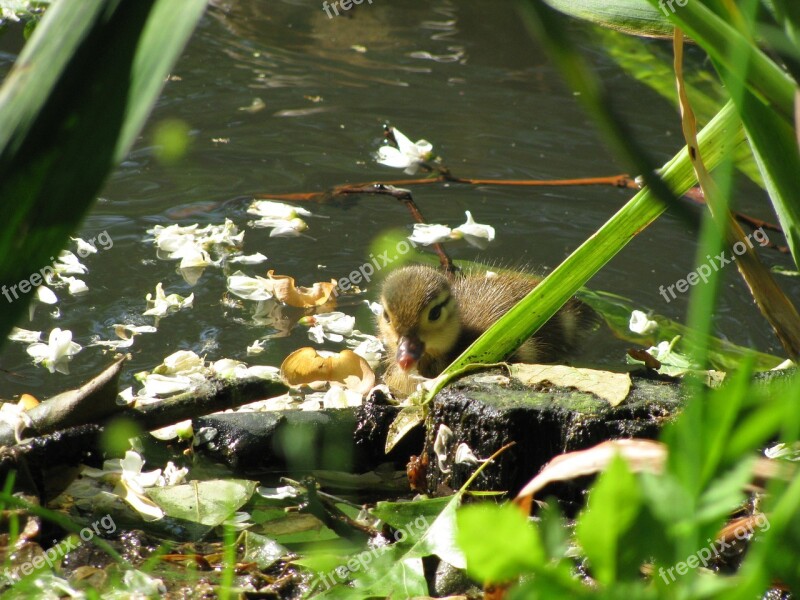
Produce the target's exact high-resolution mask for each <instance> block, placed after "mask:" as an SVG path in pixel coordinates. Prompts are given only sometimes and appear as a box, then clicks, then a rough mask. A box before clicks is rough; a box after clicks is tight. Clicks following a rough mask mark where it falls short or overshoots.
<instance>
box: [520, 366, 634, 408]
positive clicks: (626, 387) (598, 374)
mask: <svg viewBox="0 0 800 600" xmlns="http://www.w3.org/2000/svg"><path fill="white" fill-rule="evenodd" d="M509 372H510V373H511V376H512V377H514V378H515V379H517V380H519V381H520V382H521V383H523V384H525V385H535V384H538V383H543V382H545V381H548V382H550V383H552V384H553V385H557V386H559V387H572V388H575V389H578V390H580V391H582V392H589V393H591V394H594V395H595V396H598V397H600V398H602V399H603V400H606V401H607V402H608V403H609V404H610V405H611V406H617V405H618V404H619V403H620V402H622V401H623V400H625V398H627V397H628V393H629V392H630V390H631V377H630V375H629V374H628V373H612V372H611V371H597V370H595V369H578V368H575V367H566V366H564V365H528V364H512V365H509Z"/></svg>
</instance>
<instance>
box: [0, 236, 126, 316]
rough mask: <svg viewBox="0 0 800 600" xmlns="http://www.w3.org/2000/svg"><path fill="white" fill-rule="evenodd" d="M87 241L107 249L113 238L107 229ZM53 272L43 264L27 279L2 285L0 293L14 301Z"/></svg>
mask: <svg viewBox="0 0 800 600" xmlns="http://www.w3.org/2000/svg"><path fill="white" fill-rule="evenodd" d="M95 240H97V243H95ZM87 243H88V244H89V245H90V246H92V247H93V248H97V247H98V246H100V248H101V249H103V250H109V249H110V248H111V247H112V246H114V240H112V239H111V236H110V235H108V231H103V232H102V233H100V234H99V235H97V236H95V237H93V238H90V239H89V240H87ZM77 253H78V255H79V256H80V257H81V258H86V256H88V254H89V252H87V251H86V250H84V249H81V248H78V250H77ZM50 260H52V261H55V260H56V258H55V257H54V256H51V257H50ZM55 272H56V270H55V269H54V268H53V266H52V265H45V266H44V267H42V268H41V269H39V270H38V271H37V272H35V273H31V274H30V276H29V277H28V278H27V279H23V280H22V281H20V282H19V283H15V284H14V285H10V286H5V285H4V286H3V287H2V288H0V293H2V294H3V296H5V299H6V300H8V302H9V303H11V302H14V300H19V298H20V295H25V294H27V293H28V292H30V291H31V290H35V289H36V288H37V287H39V286H40V285H42V284H43V283H46V282H47V280H48V279H50V278H52V277H53V275H55ZM17 290H19V293H17Z"/></svg>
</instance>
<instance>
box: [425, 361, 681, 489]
mask: <svg viewBox="0 0 800 600" xmlns="http://www.w3.org/2000/svg"><path fill="white" fill-rule="evenodd" d="M497 373H500V372H499V371H498V372H497ZM486 375H487V373H482V374H479V375H471V376H468V377H465V378H463V379H461V380H460V381H458V382H456V383H454V384H452V385H450V386H448V387H447V388H445V389H444V390H442V391H441V392H440V393H439V394H438V395H437V396H436V397H435V398H434V399H433V401H432V402H431V404H430V412H429V415H428V418H427V421H426V424H425V425H426V427H425V429H426V433H425V450H424V457H425V460H426V461H427V473H426V484H427V490H428V492H429V493H432V494H436V493H441V492H443V491H446V490H447V489H448V488H453V489H455V488H458V487H460V486H461V485H463V483H464V482H465V481H466V480H467V478H469V476H470V474H471V473H472V472H473V471H474V469H475V466H474V465H471V464H467V463H464V464H454V462H455V460H454V459H455V453H456V449H457V448H458V446H459V445H460V444H462V443H465V444H467V446H469V448H470V449H471V450H472V452H473V453H474V455H475V456H476V457H477V458H479V459H482V458H486V457H488V456H490V455H491V454H492V453H493V452H495V451H496V450H497V449H499V448H500V447H501V446H503V445H505V444H507V443H509V442H512V441H513V442H515V445H514V446H512V447H511V448H510V449H509V450H507V451H506V452H505V453H504V454H503V455H501V456H500V457H499V458H498V459H497V460H496V462H495V464H494V465H491V466H490V467H489V468H488V469H486V470H485V471H484V472H483V474H482V475H481V476H480V477H479V478H478V480H477V481H476V482H475V483H474V484H473V486H472V489H473V490H495V491H500V490H502V491H507V492H510V493H512V494H515V493H516V492H518V491H519V490H520V489H521V488H522V486H524V485H525V483H527V482H528V481H529V480H530V479H531V478H532V477H533V476H534V475H536V473H538V472H539V470H540V469H541V468H542V466H543V465H544V464H545V463H546V462H548V461H549V460H551V459H552V458H553V457H555V456H557V455H558V454H561V453H563V452H569V451H572V450H580V449H583V448H588V447H590V446H593V445H595V444H598V443H600V442H603V441H605V440H610V439H618V438H632V437H639V438H650V439H654V438H656V437H657V436H658V434H659V432H660V430H661V428H662V427H663V425H664V424H665V423H666V422H667V421H669V420H670V419H671V418H672V417H674V416H675V415H676V414H677V413H678V411H679V410H680V408H681V406H682V405H683V403H684V401H685V396H684V394H683V391H682V386H680V385H677V384H675V383H673V382H665V381H658V380H653V379H645V378H637V377H635V376H634V377H633V385H632V387H631V391H630V394H629V395H628V397H627V398H626V399H625V401H624V402H622V403H621V404H620V405H618V406H616V407H612V406H611V405H610V404H609V403H608V402H606V401H605V400H601V399H600V398H598V397H597V396H595V395H593V394H590V393H588V392H579V391H576V390H570V389H565V388H557V387H549V386H547V387H546V386H538V387H536V388H531V387H528V386H525V385H522V384H520V383H517V382H514V381H513V380H511V379H509V378H506V377H487V376H486ZM498 379H499V380H500V381H503V382H504V383H502V384H500V385H498V383H497V382H496V381H497V380H498ZM440 425H446V426H447V427H449V428H450V430H452V432H453V436H452V438H451V440H450V443H449V444H448V445H447V447H446V450H447V458H446V460H445V464H444V465H443V466H444V467H445V469H446V470H449V472H442V470H440V468H439V466H438V461H437V456H436V453H435V452H434V441H435V439H436V435H437V432H438V430H439V427H440Z"/></svg>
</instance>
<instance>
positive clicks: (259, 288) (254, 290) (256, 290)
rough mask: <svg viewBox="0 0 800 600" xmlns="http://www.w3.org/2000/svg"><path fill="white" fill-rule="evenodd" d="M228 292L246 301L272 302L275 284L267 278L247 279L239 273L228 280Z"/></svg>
mask: <svg viewBox="0 0 800 600" xmlns="http://www.w3.org/2000/svg"><path fill="white" fill-rule="evenodd" d="M226 285H227V288H228V291H229V292H231V293H232V294H235V295H236V296H239V298H244V299H245V300H270V299H271V298H272V296H273V294H272V288H273V285H274V284H273V283H272V282H271V281H270V280H269V279H266V278H265V277H247V276H246V275H244V274H243V273H242V272H241V271H237V272H236V273H234V274H233V275H231V276H230V277H228V280H227V284H226Z"/></svg>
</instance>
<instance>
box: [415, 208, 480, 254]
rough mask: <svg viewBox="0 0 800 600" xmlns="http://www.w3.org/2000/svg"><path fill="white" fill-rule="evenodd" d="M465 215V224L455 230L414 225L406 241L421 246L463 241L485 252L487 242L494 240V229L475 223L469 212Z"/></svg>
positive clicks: (420, 224) (421, 224) (436, 226)
mask: <svg viewBox="0 0 800 600" xmlns="http://www.w3.org/2000/svg"><path fill="white" fill-rule="evenodd" d="M465 213H466V215H467V222H466V223H464V224H463V225H459V226H458V227H456V228H455V229H450V228H449V227H447V226H446V225H427V224H425V223H416V224H415V225H414V231H413V232H412V234H411V235H410V236H409V237H408V239H409V240H411V241H412V242H414V243H415V244H422V245H423V246H429V245H431V244H441V243H442V242H449V241H451V240H461V239H463V240H465V241H466V242H467V243H469V244H470V245H472V246H475V247H477V248H480V249H481V250H485V249H486V247H487V246H488V245H489V242H491V241H493V240H494V233H495V232H494V227H492V226H491V225H483V224H481V223H476V222H475V219H473V218H472V213H471V212H470V211H468V210H467V211H465Z"/></svg>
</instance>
